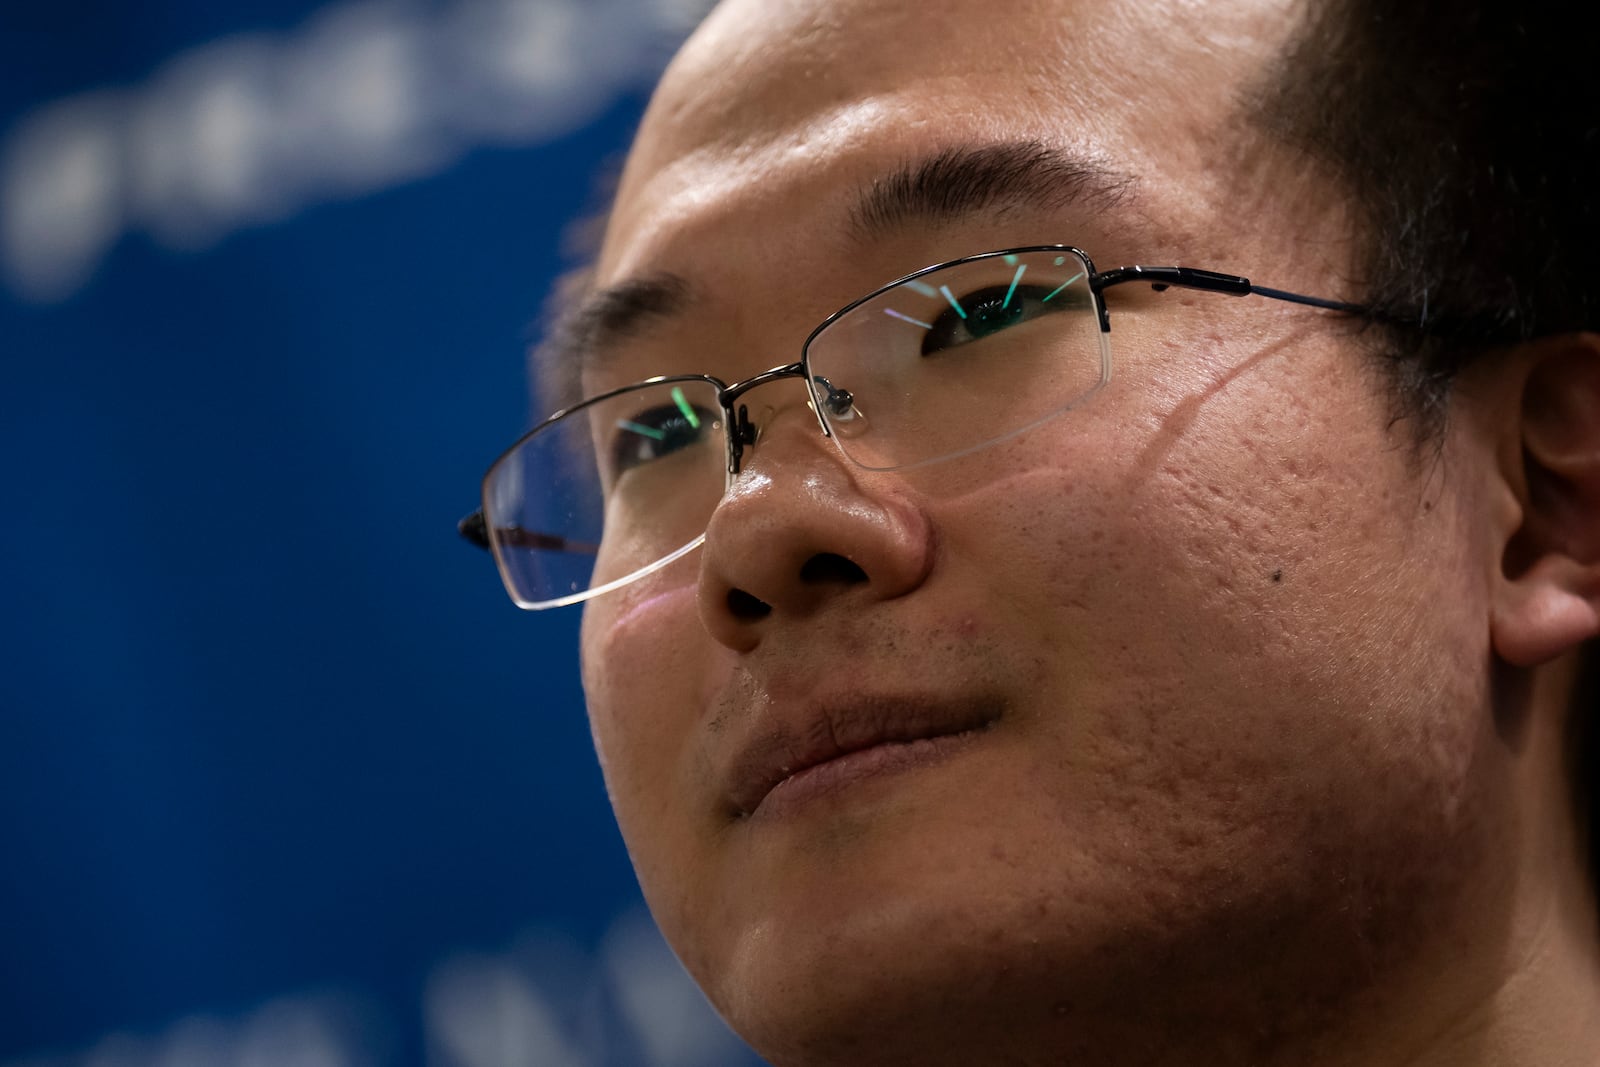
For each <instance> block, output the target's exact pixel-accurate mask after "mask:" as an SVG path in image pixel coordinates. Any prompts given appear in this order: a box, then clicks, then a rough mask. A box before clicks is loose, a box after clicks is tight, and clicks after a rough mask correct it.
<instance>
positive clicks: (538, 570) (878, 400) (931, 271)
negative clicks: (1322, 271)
mask: <svg viewBox="0 0 1600 1067" xmlns="http://www.w3.org/2000/svg"><path fill="white" fill-rule="evenodd" d="M1127 282H1147V283H1149V284H1150V285H1151V286H1152V287H1153V288H1155V289H1157V290H1164V289H1167V288H1170V287H1176V288H1181V289H1198V290H1203V291H1206V292H1214V293H1227V294H1232V295H1235V296H1249V295H1254V296H1264V297H1269V298H1271V299H1273V300H1287V301H1290V302H1292V303H1296V304H1306V305H1309V306H1311V307H1317V308H1324V309H1327V310H1330V311H1342V312H1353V313H1360V312H1361V311H1362V309H1361V308H1360V307H1359V306H1358V305H1354V304H1347V303H1343V302H1341V301H1337V300H1324V299H1321V298H1318V297H1312V296H1303V295H1301V294H1299V293H1290V292H1285V291H1284V290H1281V289H1269V288H1266V287H1264V286H1260V285H1253V284H1251V282H1250V280H1249V279H1247V278H1240V277H1236V276H1234V275H1230V274H1218V273H1215V272H1213V271H1206V270H1196V269H1194V268H1190V267H1144V266H1133V267H1117V268H1115V269H1113V270H1108V271H1096V270H1095V269H1094V264H1093V263H1092V262H1091V261H1090V259H1089V257H1088V256H1087V255H1086V254H1085V253H1083V252H1081V251H1079V250H1078V249H1076V248H1072V247H1069V246H1067V245H1042V246H1036V247H1030V248H1013V249H1007V250H1005V251H1001V252H988V253H984V254H982V255H976V256H968V257H966V258H964V259H956V260H951V261H950V262H948V263H940V264H936V265H935V266H932V267H926V268H924V269H922V270H919V271H917V272H916V273H914V274H909V275H907V276H905V277H904V278H901V279H899V280H898V281H895V282H891V283H889V284H888V285H886V286H884V287H883V288H881V289H878V290H876V291H875V292H872V293H869V294H868V295H867V296H864V297H862V298H861V299H860V300H857V301H855V302H854V303H852V304H849V305H847V306H845V307H844V308H842V309H840V310H839V311H837V312H835V313H834V314H833V315H832V316H830V317H829V318H828V319H827V320H825V321H824V322H823V323H822V324H821V325H820V326H818V327H817V328H816V329H815V330H813V331H812V332H811V335H810V336H809V337H808V338H807V339H806V342H805V344H804V345H803V346H802V347H801V350H800V359H799V361H798V362H796V363H790V364H786V365H784V366H781V367H774V368H772V369H770V370H766V371H763V372H762V373H760V374H757V375H756V376H754V377H752V378H747V379H745V380H743V381H739V382H733V383H731V384H729V383H727V382H723V381H722V380H720V379H718V378H714V377H711V376H709V375H670V376H662V377H655V378H649V379H647V380H644V381H631V382H628V383H626V384H621V383H619V384H617V385H616V386H614V387H608V386H607V385H606V383H601V388H600V389H599V390H598V391H597V392H596V394H595V395H593V396H590V397H589V399H587V400H584V401H582V402H580V403H578V404H575V405H573V406H572V407H569V408H566V409H564V410H562V411H558V412H556V413H555V414H554V415H551V416H550V417H549V418H548V419H546V420H545V421H544V422H542V423H540V424H539V425H538V426H536V427H534V428H533V429H532V430H530V431H529V432H528V433H527V434H526V435H524V436H523V437H522V439H521V440H519V441H517V443H516V444H514V445H512V446H511V447H510V448H509V449H507V450H506V451H505V452H504V453H503V454H502V455H501V456H500V458H499V459H497V460H495V461H494V463H493V464H492V465H491V466H490V467H489V470H488V473H487V474H485V475H484V478H483V503H482V507H481V508H480V510H478V511H476V512H474V513H473V514H471V515H469V516H467V517H466V518H465V519H462V520H461V522H460V523H459V525H458V529H459V530H460V532H461V534H462V536H463V537H465V538H467V539H468V540H469V541H472V542H473V543H474V544H477V545H479V546H480V547H483V548H487V549H489V550H490V551H491V552H492V553H493V554H494V559H495V563H496V564H497V566H498V567H499V569H500V576H501V578H502V579H503V580H504V582H505V587H506V591H507V592H508V593H510V595H511V599H512V600H513V601H515V602H516V604H517V605H518V606H519V607H523V608H528V609H532V610H539V609H543V608H554V607H560V606H562V605H566V604H576V603H579V602H581V601H585V600H589V599H591V598H593V597H597V596H600V595H601V594H603V593H608V592H610V591H612V590H614V589H618V588H620V587H622V586H625V585H627V584H629V583H630V582H635V581H638V580H639V579H640V578H643V577H644V576H646V575H648V574H651V573H653V572H655V571H657V570H660V569H661V568H662V567H665V566H667V565H668V564H669V563H672V562H673V561H674V560H677V559H679V558H681V557H682V556H684V555H687V554H688V553H690V552H692V551H694V549H696V548H698V547H699V546H700V544H701V543H702V542H703V541H704V540H705V531H706V527H707V525H708V523H709V522H710V519H711V514H712V512H713V510H715V508H716V506H717V504H718V502H719V501H720V500H721V499H722V496H723V494H724V493H725V492H726V491H727V489H728V487H729V486H730V485H732V483H733V480H734V478H735V477H737V475H738V474H739V471H740V466H741V463H742V461H743V457H744V452H745V449H747V448H750V447H751V446H753V445H754V444H755V443H756V441H757V440H758V437H759V430H760V428H759V427H758V426H756V425H755V424H754V423H753V422H752V421H751V418H750V414H749V410H748V408H747V406H746V405H745V404H742V403H740V400H741V398H743V397H744V395H745V394H746V393H748V392H749V391H750V390H752V389H754V388H756V387H757V386H760V385H766V384H767V383H769V382H774V381H778V380H780V379H785V378H798V379H800V380H801V381H802V382H804V383H805V385H806V388H807V390H808V391H809V394H810V397H809V399H810V407H811V408H812V410H813V411H814V413H815V414H816V418H817V423H818V425H819V427H820V428H821V431H822V433H823V435H824V436H825V437H828V438H831V439H832V440H833V442H834V443H835V444H836V445H837V446H838V448H839V450H840V451H841V452H842V453H843V454H844V456H845V457H846V458H847V459H849V460H850V461H851V462H852V463H854V464H856V465H857V466H859V467H862V468H865V469H866V470H872V471H894V470H907V469H910V468H913V467H921V466H925V465H927V464H931V463H939V462H942V461H944V460H949V459H954V458H956V457H958V456H965V455H968V454H969V453H972V452H976V451H978V450H979V449H983V448H988V447H989V446H991V445H994V444H997V443H999V442H1001V441H1005V440H1007V439H1009V438H1012V437H1015V436H1017V435H1018V434H1022V433H1026V432H1027V431H1028V430H1030V429H1032V428H1033V427H1035V426H1038V425H1039V424H1040V423H1042V422H1045V421H1046V420H1049V419H1052V418H1054V417H1055V416H1057V415H1059V414H1061V413H1062V412H1064V411H1067V410H1069V409H1071V408H1073V407H1075V406H1077V405H1078V404H1081V403H1083V402H1084V401H1085V400H1086V399H1088V398H1089V397H1090V396H1092V395H1094V393H1095V392H1097V391H1098V390H1099V389H1100V388H1101V387H1102V386H1104V385H1105V384H1106V382H1108V381H1109V380H1110V379H1111V346H1110V333H1111V318H1110V315H1109V313H1108V312H1107V310H1106V304H1105V300H1104V294H1105V291H1106V290H1107V289H1110V288H1112V287H1113V286H1117V285H1122V284H1125V283H1127Z"/></svg>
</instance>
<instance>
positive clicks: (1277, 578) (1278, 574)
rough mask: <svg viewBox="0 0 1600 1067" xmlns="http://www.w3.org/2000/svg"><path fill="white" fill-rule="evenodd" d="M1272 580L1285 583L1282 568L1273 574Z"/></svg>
mask: <svg viewBox="0 0 1600 1067" xmlns="http://www.w3.org/2000/svg"><path fill="white" fill-rule="evenodd" d="M1272 580H1273V581H1275V582H1281V581H1283V570H1282V569H1281V568H1280V569H1278V570H1275V571H1273V572H1272Z"/></svg>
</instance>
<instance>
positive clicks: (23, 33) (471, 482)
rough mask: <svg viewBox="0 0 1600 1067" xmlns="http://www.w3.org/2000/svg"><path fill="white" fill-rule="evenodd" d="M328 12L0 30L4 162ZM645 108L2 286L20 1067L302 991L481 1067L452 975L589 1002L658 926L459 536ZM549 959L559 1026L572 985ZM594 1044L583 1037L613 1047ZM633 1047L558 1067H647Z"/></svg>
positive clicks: (157, 1037)
mask: <svg viewBox="0 0 1600 1067" xmlns="http://www.w3.org/2000/svg"><path fill="white" fill-rule="evenodd" d="M318 7H319V5H318V4H314V3H308V2H294V0H255V2H243V3H230V4H226V5H223V4H216V3H213V2H205V3H202V2H198V0H192V2H180V0H159V2H147V3H143V4H139V5H116V4H111V3H107V2H105V0H57V2H55V3H52V4H49V5H44V4H21V3H15V2H14V3H11V4H9V5H8V8H9V10H7V11H6V12H5V14H4V15H3V16H0V142H3V141H4V139H5V138H6V136H7V134H8V131H12V130H14V129H15V128H16V124H17V123H18V121H19V119H20V118H21V117H23V116H24V115H26V114H28V113H30V112H31V111H33V110H35V109H36V108H38V107H39V106H40V105H42V104H45V103H47V102H49V101H51V100H54V99H57V98H60V97H64V96H68V95H71V94H74V93H78V92H80V91H82V90H86V89H92V88H98V87H102V86H107V85H122V86H137V85H140V84H142V83H146V82H148V81H149V79H150V78H151V77H152V76H153V72H156V71H157V70H158V69H159V68H160V67H161V65H162V64H163V63H164V62H166V61H168V60H169V59H171V58H172V57H174V56H177V55H180V54H182V53H184V52H185V50H191V49H194V48H195V47H197V46H201V45H203V44H204V43H205V42H207V41H209V40H211V39H213V38H215V37H217V36H218V35H220V34H224V33H229V32H235V31H240V30H250V31H268V32H272V33H279V34H283V35H286V36H292V35H293V34H294V33H296V32H298V30H297V28H298V27H301V26H303V25H304V21H305V20H306V19H307V17H308V16H310V15H312V14H313V13H314V12H315V11H316V10H317V9H318ZM647 83H648V79H647V78H641V79H640V80H639V81H638V82H637V84H635V85H634V86H633V87H632V88H631V89H627V90H626V91H623V92H620V93H617V94H613V96H612V98H611V99H610V102H609V103H608V104H607V106H606V107H605V108H604V110H603V113H602V114H601V116H600V117H599V118H598V119H597V120H596V121H593V122H590V123H589V124H587V125H584V126H583V127H581V128H579V129H577V130H575V131H573V132H570V133H567V134H565V135H562V136H560V137H558V138H557V139H555V140H549V141H546V142H544V143H534V144H521V145H511V146H504V145H502V146H499V147H492V146H491V147H477V148H474V149H472V150H471V151H468V152H467V153H466V154H465V155H463V156H462V157H461V158H460V159H459V160H458V161H457V162H455V163H454V164H453V165H452V166H450V167H449V168H448V169H446V170H444V171H443V172H441V173H437V174H434V175H432V176H427V177H422V178H419V179H415V180H409V181H396V182H393V183H389V184H388V186H387V187H385V188H381V189H376V190H373V191H371V192H370V193H369V194H367V195H362V196H359V197H343V198H337V197H334V198H328V200H327V202H323V203H319V204H315V205H312V206H309V207H307V208H306V209H305V210H303V211H299V212H297V213H295V214H294V215H293V216H292V217H290V218H288V219H286V220H283V221H281V222H277V223H274V224H271V225H262V226H256V227H239V228H236V229H234V230H233V231H232V232H230V233H228V234H227V235H226V236H224V237H223V238H222V239H221V240H220V241H219V242H217V243H216V244H215V245H213V246H211V247H209V248H205V249H201V250H198V251H184V250H174V249H172V248H169V247H167V246H166V244H165V243H164V242H162V241H160V240H157V239H154V238H152V237H149V236H145V235H141V234H140V233H138V232H134V233H132V234H131V235H130V236H128V237H126V238H125V239H123V240H121V241H120V242H118V243H117V244H116V245H115V247H114V249H113V250H112V252H111V254H110V255H109V256H108V257H107V258H106V259H105V261H104V262H103V263H102V264H101V265H100V268H99V270H98V271H97V272H96V273H95V274H94V276H93V277H92V278H91V279H90V280H89V281H88V282H87V283H86V284H85V285H83V286H82V287H81V288H79V289H78V290H77V291H76V292H75V293H73V294H72V295H70V296H69V297H67V298H66V299H64V300H55V301H51V302H48V303H40V302H37V301H28V300H24V299H23V298H22V297H21V295H20V294H19V293H17V292H15V291H6V290H3V289H0V492H3V494H4V500H5V506H4V511H3V515H4V522H3V523H0V604H3V605H4V611H3V613H0V663H3V669H0V811H3V813H4V814H3V818H0V931H3V932H0V1063H21V1062H24V1060H26V1061H27V1062H46V1061H48V1062H51V1063H55V1062H61V1063H78V1062H85V1063H87V1062H90V1061H91V1060H92V1059H93V1056H92V1055H91V1052H92V1051H93V1050H94V1049H95V1048H96V1047H97V1046H98V1047H99V1048H100V1054H101V1060H102V1061H105V1062H110V1060H109V1059H107V1057H110V1056H111V1053H110V1052H107V1051H106V1050H107V1049H108V1048H112V1049H113V1050H114V1046H115V1045H116V1042H112V1043H111V1045H106V1044H105V1041H106V1038H107V1035H116V1034H125V1035H126V1034H131V1035H135V1036H137V1037H138V1038H139V1040H141V1041H144V1042H145V1045H144V1048H145V1051H144V1052H142V1053H138V1054H133V1053H129V1054H127V1055H126V1056H124V1060H121V1061H117V1062H119V1063H120V1062H124V1061H125V1062H128V1063H134V1064H142V1063H147V1062H148V1063H155V1062H164V1061H162V1060H161V1056H162V1055H163V1053H162V1052H161V1049H162V1047H163V1046H162V1042H163V1041H164V1040H166V1041H167V1044H168V1045H170V1044H171V1041H170V1040H169V1039H168V1038H170V1035H171V1034H172V1033H173V1032H174V1031H173V1028H174V1027H175V1026H178V1025H179V1023H180V1022H181V1020H184V1019H191V1020H192V1019H195V1018H200V1019H215V1020H222V1021H223V1023H225V1024H226V1025H231V1026H235V1027H237V1026H239V1025H243V1024H242V1023H241V1022H240V1020H248V1019H249V1018H250V1017H251V1013H252V1012H254V1011H257V1010H258V1008H259V1006H260V1005H262V1004H265V1003H268V1002H269V1001H271V1000H272V999H273V998H278V997H282V996H284V995H286V994H293V993H295V992H296V991H305V990H312V991H323V992H327V991H330V990H331V991H332V994H330V995H334V996H336V997H338V998H344V1000H345V1001H350V1002H359V1003H360V1004H361V1005H363V1007H362V1008H361V1011H360V1014H361V1017H362V1019H363V1020H365V1021H364V1022H363V1024H362V1025H363V1026H364V1027H365V1029H363V1030H362V1031H361V1033H362V1036H361V1037H360V1038H359V1041H358V1042H357V1043H358V1044H360V1045H361V1047H362V1048H364V1049H365V1050H366V1052H367V1053H368V1054H369V1055H370V1056H371V1058H372V1062H374V1063H408V1062H421V1061H422V1060H424V1059H430V1057H431V1062H439V1063H444V1062H455V1061H451V1060H449V1059H448V1057H444V1058H441V1056H440V1055H439V1054H438V1052H437V1049H434V1050H432V1051H430V1041H431V1038H430V1037H429V1035H428V1033H427V1030H428V1024H427V1022H426V1019H425V1016H426V1009H425V1006H424V1000H425V991H426V988H427V986H428V983H429V982H430V981H431V980H434V979H436V978H437V976H438V974H439V973H440V968H441V966H443V963H442V961H447V960H450V959H456V958H460V957H461V954H462V953H463V952H469V953H471V952H476V953H479V954H480V957H481V958H489V957H494V956H495V954H497V953H498V954H501V956H502V957H505V958H509V957H506V954H507V953H510V954H512V955H514V956H516V958H517V959H518V960H526V959H527V958H528V952H529V951H533V952H534V953H535V954H536V955H537V954H539V953H540V952H543V950H544V949H545V948H548V947H549V946H551V945H555V946H557V947H559V948H560V951H559V952H555V955H556V956H560V957H561V958H563V959H569V958H570V961H576V962H573V963H572V964H571V966H572V967H575V968H577V969H578V970H582V969H583V968H585V967H593V966H594V964H595V960H596V959H597V958H598V955H597V954H599V953H601V952H602V947H601V946H602V943H603V942H604V940H605V938H606V936H607V932H608V931H609V930H612V929H613V928H614V925H615V924H616V923H617V922H618V917H619V916H622V917H626V916H628V915H630V914H635V913H636V910H637V908H638V907H639V901H638V896H637V889H636V887H635V885H634V882H633V878H632V874H631V871H630V869H629V866H628V863H627V858H626V855H625V853H624V851H623V848H622V845H621V841H620V839H619V837H618V834H617V832H616V829H615V827H614V825H613V823H612V820H611V816H610V812H609V809H608V807H607V804H606V799H605V795H604V790H603V786H602V784H601V781H600V777H599V773H598V770H597V767H596V765H595V761H594V758H593V755H592V752H591V750H590V743H589V737H588V732H587V726H586V724H585V722H584V720H583V716H582V706H581V694H580V691H579V687H578V680H577V669H576V663H575V652H574V650H575V628H576V622H577V616H576V614H573V613H561V612H555V613H543V614H531V613H522V612H518V611H517V610H515V609H514V608H513V607H512V606H511V605H510V603H509V602H508V601H507V600H506V598H505V596H504V594H503V593H502V591H501V589H500V587H499V583H498V580H497V579H496V577H495V575H494V573H493V568H492V565H491V564H490V562H489V560H488V559H487V557H486V556H484V555H482V554H481V553H479V552H478V551H477V550H475V549H473V548H471V547H470V546H467V545H466V544H465V543H464V542H460V541H459V540H458V539H457V537H456V534H455V529H454V525H455V521H456V520H457V519H458V518H459V517H460V516H461V515H462V514H464V513H465V512H466V511H468V510H470V509H471V508H472V507H473V506H475V495H476V489H477V480H478V478H479V477H480V475H481V473H482V471H483V469H484V467H485V466H486V465H487V463H488V462H489V461H490V460H491V459H492V458H493V457H494V456H495V455H496V454H497V452H498V451H499V450H500V449H501V448H502V447H503V446H504V445H506V444H507V443H509V442H510V440H512V439H513V438H514V437H515V436H516V434H517V433H519V432H520V431H521V430H522V429H523V428H524V427H525V426H526V424H527V423H528V420H529V416H530V410H531V405H530V402H529V397H528V394H527V386H526V374H525V371H524V350H525V347H526V344H527V343H528V341H529V340H530V339H531V338H533V337H534V336H535V335H536V333H537V325H536V320H537V316H538V314H539V312H540V309H541V305H542V302H543V300H544V297H545V293H546V291H547V289H548V287H549V285H550V283H551V279H552V278H553V277H554V276H555V275H556V274H557V272H558V271H559V270H560V269H562V268H563V267H564V266H568V265H570V262H568V261H566V260H564V259H563V254H562V249H563V245H564V240H563V233H564V231H565V229H566V227H567V225H568V224H569V222H570V221H571V220H572V219H574V218H575V217H578V216H580V215H581V214H583V213H584V212H585V211H587V210H590V209H592V208H593V207H594V206H595V205H596V203H597V200H596V198H595V190H594V177H595V175H596V174H597V172H598V171H599V170H600V169H601V168H602V165H603V164H604V163H605V161H607V160H612V159H614V158H615V157H616V156H617V155H618V154H619V153H621V152H622V151H623V150H624V149H625V146H626V144H627V140H628V137H629V135H630V133H631V131H632V129H633V126H634V124H635V123H636V122H637V118H638V115H639V112H640V110H641V108H642V106H643V103H644V93H645V92H646V90H647ZM530 945H531V946H532V948H531V949H530ZM519 946H520V947H519ZM552 951H554V950H552ZM519 953H520V955H518V954H519ZM562 953H566V955H565V956H562V955H561V954H562ZM544 955H546V956H548V955H550V953H548V952H546V953H544ZM528 966H529V967H532V966H533V965H532V964H528ZM538 966H539V967H541V968H543V969H542V970H539V971H538V976H539V977H538V980H539V981H542V982H544V983H545V985H546V987H547V990H553V992H550V996H551V997H553V998H554V999H555V1000H559V999H560V996H561V993H560V988H561V986H562V982H563V975H567V974H576V973H577V971H572V970H570V968H569V970H568V971H563V970H562V966H565V965H551V964H548V962H545V963H540V964H539V965H538ZM530 973H531V972H530ZM573 980H574V981H578V979H573ZM316 995H318V996H320V995H322V993H317V994H316ZM590 999H591V1000H592V999H593V998H592V997H590ZM596 1011H599V1012H600V1015H599V1016H596V1015H595V1012H596ZM584 1012H587V1014H584ZM579 1016H582V1018H583V1019H586V1020H588V1021H587V1022H585V1023H583V1024H582V1025H577V1024H573V1025H572V1026H571V1027H569V1032H570V1033H572V1034H576V1035H577V1036H576V1037H574V1039H573V1040H574V1042H575V1043H576V1044H577V1045H581V1044H582V1040H583V1032H584V1031H585V1027H588V1028H589V1029H591V1030H592V1029H594V1028H596V1027H598V1028H599V1029H601V1030H603V1029H605V1028H606V1026H607V1025H608V1024H607V1023H606V1021H605V1018H604V1017H603V1016H604V1009H603V1007H602V1008H600V1009H596V1008H594V1006H593V1004H591V1005H590V1007H589V1008H587V1009H584V1011H582V1012H578V1013H577V1015H574V1016H572V1017H573V1018H577V1017H579ZM596 1019H598V1022H597V1021H596ZM163 1035H168V1038H164V1037H163ZM620 1048H621V1046H618V1045H616V1043H615V1042H614V1041H613V1042H612V1045H611V1046H610V1047H609V1048H608V1049H607V1050H595V1049H591V1050H590V1051H589V1052H587V1053H581V1050H580V1052H575V1053H574V1054H573V1057H572V1059H571V1060H570V1062H573V1063H578V1062H606V1063H611V1062H643V1060H644V1059H645V1056H644V1054H643V1053H641V1052H638V1051H637V1050H635V1051H634V1052H632V1053H630V1052H627V1051H626V1050H625V1049H623V1050H621V1051H619V1049H620ZM169 1052H170V1050H169ZM141 1056H142V1057H143V1058H142V1059H141V1058H140V1057H141ZM584 1056H590V1057H591V1059H590V1060H585V1059H584ZM727 1056H728V1058H727V1060H726V1062H743V1058H742V1056H741V1055H740V1054H737V1053H735V1052H733V1051H728V1053H727ZM111 1058H112V1059H114V1058H115V1057H111ZM168 1058H169V1059H171V1058H172V1056H170V1055H169V1057H168ZM502 1058H504V1059H506V1060H507V1061H508V1062H509V1061H510V1060H512V1059H515V1056H514V1055H512V1054H510V1053H507V1054H505V1055H504V1056H503V1057H502ZM493 1059H494V1058H493V1056H488V1057H485V1058H483V1059H481V1060H480V1061H479V1062H484V1063H487V1062H492V1061H493ZM97 1062H99V1061H97ZM474 1067H476V1065H474Z"/></svg>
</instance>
